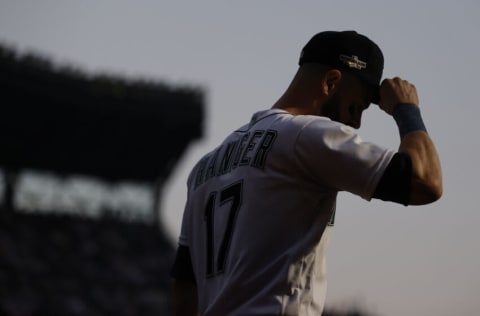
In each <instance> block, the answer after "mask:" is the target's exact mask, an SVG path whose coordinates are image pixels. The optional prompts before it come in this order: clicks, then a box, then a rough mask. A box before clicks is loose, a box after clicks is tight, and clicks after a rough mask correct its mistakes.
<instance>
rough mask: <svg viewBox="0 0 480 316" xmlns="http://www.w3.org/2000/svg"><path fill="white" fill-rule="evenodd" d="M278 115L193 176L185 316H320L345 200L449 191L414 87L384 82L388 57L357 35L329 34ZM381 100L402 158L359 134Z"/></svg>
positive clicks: (311, 52)
mask: <svg viewBox="0 0 480 316" xmlns="http://www.w3.org/2000/svg"><path fill="white" fill-rule="evenodd" d="M299 65H300V67H299V69H298V72H297V73H296V75H295V77H294V79H293V80H292V82H291V84H290V86H289V87H288V89H287V90H286V92H285V93H284V94H283V95H282V96H281V97H280V99H279V100H278V101H277V102H276V103H275V104H274V106H273V107H272V108H271V109H268V110H264V111H260V112H258V113H255V114H254V115H253V116H252V118H251V120H250V122H249V123H248V124H246V125H244V126H242V127H240V128H238V129H237V130H235V131H233V132H232V133H231V134H230V135H228V136H227V137H226V138H225V140H224V141H223V142H222V143H221V144H220V145H219V146H218V147H217V148H215V149H214V150H212V151H211V152H210V153H208V154H206V155H205V156H204V157H203V158H202V159H201V160H200V161H199V162H198V163H197V164H196V166H195V167H194V168H193V170H192V171H191V173H190V175H189V178H188V182H187V184H188V197H187V201H186V206H185V211H184V215H183V222H182V228H181V234H180V238H179V246H178V252H177V257H176V260H175V263H174V266H173V268H172V275H173V277H174V278H175V285H174V309H175V314H176V315H197V314H201V315H320V314H321V313H322V310H323V307H324V300H325V292H326V277H325V271H326V270H325V252H326V248H327V243H328V239H329V235H330V231H331V229H332V226H333V223H334V215H335V202H336V198H337V192H339V191H348V192H351V193H353V194H356V195H358V196H360V197H362V198H364V199H366V200H370V199H372V198H375V199H382V200H385V201H392V202H395V203H401V204H403V205H420V204H427V203H431V202H434V201H435V200H437V199H439V198H440V196H441V194H442V177H441V168H440V162H439V158H438V155H437V152H436V150H435V147H434V144H433V142H432V140H431V139H430V137H429V135H428V133H427V131H426V128H425V125H424V123H423V120H422V117H421V115H420V110H419V107H418V103H419V102H418V97H417V92H416V89H415V87H414V86H413V85H412V84H410V83H409V82H407V81H405V80H402V79H400V78H393V79H385V80H383V81H382V82H381V77H382V72H383V54H382V52H381V50H380V49H379V47H378V46H377V45H376V44H375V43H373V42H372V41H371V40H370V39H368V38H367V37H365V36H363V35H361V34H358V33H356V32H355V31H344V32H334V31H327V32H321V33H318V34H316V35H315V36H313V38H312V39H311V40H310V41H309V42H308V43H307V44H306V45H305V47H304V48H303V50H302V53H301V56H300V60H299ZM370 103H376V104H378V105H379V107H380V108H381V109H382V110H384V111H385V112H386V113H387V114H388V115H391V116H393V118H394V120H395V122H396V124H397V125H398V129H399V133H400V139H401V140H400V146H399V148H398V150H397V151H393V150H389V149H387V148H385V147H382V146H379V145H376V144H373V143H368V142H364V141H363V140H362V139H361V138H360V137H359V135H358V134H357V132H356V130H355V129H357V128H359V127H360V123H361V117H362V112H363V111H364V110H365V109H366V108H367V107H368V106H369V104H370Z"/></svg>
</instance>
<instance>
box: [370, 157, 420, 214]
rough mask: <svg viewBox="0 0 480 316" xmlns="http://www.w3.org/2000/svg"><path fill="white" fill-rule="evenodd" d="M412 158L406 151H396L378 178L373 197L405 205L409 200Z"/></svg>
mask: <svg viewBox="0 0 480 316" xmlns="http://www.w3.org/2000/svg"><path fill="white" fill-rule="evenodd" d="M411 181H412V159H411V158H410V156H409V155H408V154H406V153H396V154H395V155H394V156H393V158H392V160H391V161H390V163H389V165H388V166H387V168H386V170H385V172H384V174H383V176H382V178H381V179H380V181H379V183H378V185H377V188H376V190H375V192H374V193H373V198H375V199H380V200H384V201H391V202H396V203H400V204H403V205H405V206H407V205H408V204H409V202H410V192H411V186H412V184H411Z"/></svg>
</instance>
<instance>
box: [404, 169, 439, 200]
mask: <svg viewBox="0 0 480 316" xmlns="http://www.w3.org/2000/svg"><path fill="white" fill-rule="evenodd" d="M442 194H443V184H442V178H441V176H436V177H429V178H428V179H425V180H424V181H415V180H414V181H413V185H412V191H411V196H410V204H411V205H425V204H430V203H433V202H435V201H438V200H439V199H440V198H441V197H442Z"/></svg>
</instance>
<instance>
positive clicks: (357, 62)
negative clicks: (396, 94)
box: [298, 31, 384, 104]
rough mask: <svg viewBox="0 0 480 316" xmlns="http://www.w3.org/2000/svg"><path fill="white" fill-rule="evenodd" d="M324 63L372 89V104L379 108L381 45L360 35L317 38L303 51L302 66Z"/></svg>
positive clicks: (334, 34)
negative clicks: (356, 78)
mask: <svg viewBox="0 0 480 316" xmlns="http://www.w3.org/2000/svg"><path fill="white" fill-rule="evenodd" d="M306 63H320V64H325V65H328V66H331V67H333V68H336V69H339V70H343V71H347V72H349V73H352V74H354V75H356V76H358V77H359V78H360V79H362V80H363V81H365V82H366V83H367V84H368V85H370V86H371V87H372V89H373V90H372V91H373V92H374V95H373V97H372V100H371V102H372V103H376V104H378V101H379V97H380V96H379V90H380V80H381V79H382V74H383V63H384V59H383V54H382V51H381V50H380V48H379V47H378V45H377V44H375V43H374V42H373V41H372V40H370V39H369V38H368V37H366V36H365V35H362V34H359V33H357V32H356V31H340V32H338V31H325V32H320V33H317V34H315V35H314V36H313V37H312V38H311V39H310V40H309V41H308V42H307V44H306V45H305V46H304V47H303V49H302V53H301V55H300V59H299V61H298V64H299V65H300V66H301V65H303V64H306Z"/></svg>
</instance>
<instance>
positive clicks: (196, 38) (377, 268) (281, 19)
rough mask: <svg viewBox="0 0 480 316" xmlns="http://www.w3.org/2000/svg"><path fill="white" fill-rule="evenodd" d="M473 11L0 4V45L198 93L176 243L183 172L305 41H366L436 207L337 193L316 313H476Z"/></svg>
mask: <svg viewBox="0 0 480 316" xmlns="http://www.w3.org/2000/svg"><path fill="white" fill-rule="evenodd" d="M479 14H480V2H478V1H474V0H471V1H467V0H464V1H455V2H454V1H433V0H431V1H423V2H421V1H419V0H416V1H394V2H390V1H366V0H363V1H338V0H337V1H280V0H278V1H274V0H270V1H260V0H259V1H247V0H244V1H235V2H234V1H207V0H205V1H190V2H187V1H161V0H155V1H153V0H151V1H141V0H135V1H133V0H132V1H125V0H101V1H99V0H82V1H74V0H42V1H38V0H31V1H22V0H11V1H8V0H0V41H2V42H4V43H7V44H10V45H13V46H14V47H15V48H16V49H18V50H19V51H28V50H35V51H38V52H41V53H44V54H46V55H47V56H49V57H51V58H52V59H53V60H54V61H55V62H58V63H61V64H62V63H68V64H75V65H77V66H78V67H79V68H81V69H84V70H85V71H87V72H91V73H99V72H105V71H107V72H109V73H114V74H118V75H121V76H128V77H141V78H144V77H147V78H153V79H156V80H160V81H166V82H167V83H169V84H172V85H176V84H193V85H199V86H201V87H203V88H204V89H205V91H206V92H207V99H206V106H207V107H206V111H207V121H206V126H205V128H206V130H205V138H204V139H203V140H201V141H199V142H197V143H195V144H194V145H192V146H191V147H190V148H189V150H188V151H187V153H186V155H185V156H184V157H183V159H182V160H181V161H180V162H179V163H178V165H177V166H176V169H175V171H174V174H173V176H172V177H171V178H170V179H169V181H168V183H167V187H166V188H165V191H164V192H163V194H164V196H163V197H164V201H163V204H162V216H163V218H164V223H165V225H166V229H167V230H168V232H169V234H170V236H171V238H172V241H175V240H176V238H177V235H178V233H179V229H180V221H181V214H182V211H183V204H184V201H185V194H186V188H185V181H186V177H187V174H188V172H189V170H190V168H192V167H193V164H194V163H195V161H196V160H197V159H198V158H199V157H200V156H201V155H202V154H203V153H204V152H206V151H207V150H210V149H212V148H213V147H214V146H215V145H216V144H217V143H218V142H220V141H221V140H222V139H223V137H224V136H225V135H226V134H227V133H228V132H229V131H230V130H232V129H233V128H236V127H238V126H240V125H242V124H243V123H244V122H247V121H248V120H249V119H250V116H251V114H252V113H253V112H255V111H257V110H262V109H265V108H269V107H271V105H272V104H273V103H274V102H275V101H276V100H277V98H278V97H279V96H280V95H281V94H282V93H283V91H284V89H285V88H286V87H287V85H288V84H289V82H290V80H291V78H292V76H293V75H294V73H295V71H296V69H297V64H296V63H297V58H298V55H299V53H300V49H301V47H302V46H303V45H304V44H305V42H306V41H307V40H308V39H309V38H310V37H311V36H312V35H313V34H315V33H317V32H319V31H323V30H346V29H354V30H357V31H359V32H361V33H364V34H366V35H367V36H369V37H370V38H371V39H373V40H374V41H375V42H377V43H378V44H379V46H380V47H381V48H382V49H383V51H384V55H385V71H384V76H385V77H393V76H400V77H403V78H405V79H407V80H409V81H411V82H413V83H414V84H415V85H416V87H417V89H418V93H419V97H420V106H421V109H422V113H423V116H424V120H425V122H426V125H427V128H428V131H429V133H430V134H431V135H432V137H433V139H434V141H435V142H436V145H437V149H438V151H439V154H440V158H441V162H442V166H443V172H444V196H443V198H442V199H441V200H440V201H439V202H437V203H435V204H432V205H429V206H422V207H407V208H405V207H403V206H398V205H395V204H392V203H384V202H380V201H373V202H367V201H364V200H362V199H360V198H358V197H355V196H352V195H350V194H347V193H342V194H340V195H339V201H338V208H337V215H336V222H335V224H336V226H335V230H334V233H333V236H332V239H331V244H330V249H329V256H328V271H329V272H328V273H329V274H328V280H329V288H328V294H327V306H328V305H339V304H345V303H346V304H350V303H351V302H355V303H356V304H358V305H360V306H364V307H365V308H366V309H367V310H369V311H373V312H375V313H377V314H378V315H388V316H400V315H422V316H430V315H436V316H438V315H476V314H478V311H479V310H480V300H479V299H478V295H479V294H478V293H480V273H478V268H479V267H480V251H479V250H480V247H479V243H478V239H479V238H478V226H479V219H480V214H479V209H480V207H479V206H478V202H477V199H476V197H475V196H476V195H477V194H479V192H478V188H479V186H478V185H477V182H478V178H479V175H480V172H479V167H478V164H479V161H480V148H479V145H480V141H479V139H478V136H477V135H478V132H477V128H476V127H477V125H478V123H477V121H478V119H479V118H480V105H479V104H478V94H479V92H478V90H479V89H480V79H479V78H480V77H479V74H480V62H479V60H480V57H479V56H480V48H479V35H478V32H479V31H480V19H479V18H478V16H479ZM359 133H360V135H361V136H362V138H363V139H364V140H368V141H373V142H377V143H379V144H382V145H384V146H387V147H390V148H397V146H398V144H399V136H398V132H397V129H396V126H395V124H394V122H393V120H392V119H391V118H390V117H388V116H386V115H385V114H384V113H383V112H381V111H380V110H378V108H376V107H375V106H372V107H370V109H369V110H368V111H367V112H366V113H365V116H364V121H363V124H362V128H361V129H360V130H359ZM159 141H161V139H159Z"/></svg>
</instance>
